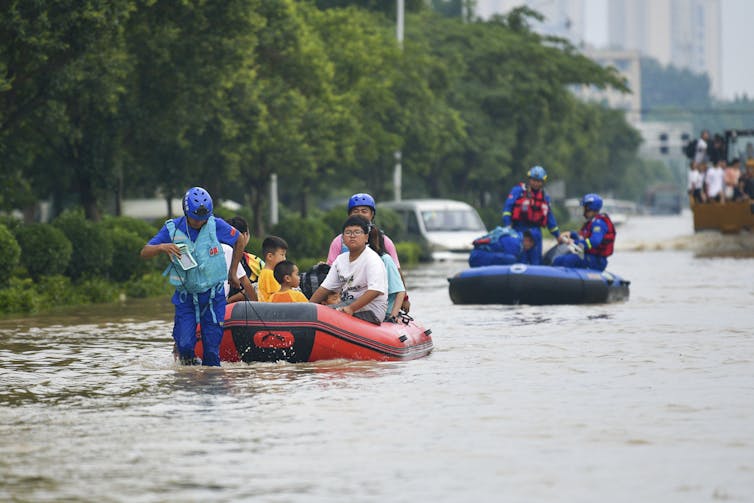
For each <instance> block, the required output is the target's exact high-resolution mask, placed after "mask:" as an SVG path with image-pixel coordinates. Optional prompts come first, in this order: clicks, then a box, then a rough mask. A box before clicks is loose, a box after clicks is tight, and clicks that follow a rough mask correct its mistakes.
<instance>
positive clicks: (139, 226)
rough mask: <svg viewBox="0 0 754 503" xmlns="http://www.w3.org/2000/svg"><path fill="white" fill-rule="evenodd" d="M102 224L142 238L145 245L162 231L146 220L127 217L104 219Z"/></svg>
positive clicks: (108, 217)
mask: <svg viewBox="0 0 754 503" xmlns="http://www.w3.org/2000/svg"><path fill="white" fill-rule="evenodd" d="M102 223H103V224H104V225H105V227H107V228H109V229H123V230H125V231H129V232H132V233H133V234H136V235H137V236H138V237H139V238H141V239H142V240H143V241H144V243H146V242H147V241H149V240H150V239H151V238H152V236H154V235H155V234H157V231H159V230H160V229H159V227H157V226H155V225H154V224H151V223H149V222H145V221H144V220H141V219H139V218H133V217H126V216H120V217H114V216H107V217H105V218H104V219H102Z"/></svg>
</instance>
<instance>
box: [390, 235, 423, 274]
mask: <svg viewBox="0 0 754 503" xmlns="http://www.w3.org/2000/svg"><path fill="white" fill-rule="evenodd" d="M395 251H397V252H398V259H399V260H400V261H401V268H402V269H405V268H407V267H409V266H411V265H414V264H416V263H418V262H419V261H420V260H421V257H422V253H423V252H422V246H421V245H420V244H419V243H414V242H411V241H405V242H402V243H396V244H395Z"/></svg>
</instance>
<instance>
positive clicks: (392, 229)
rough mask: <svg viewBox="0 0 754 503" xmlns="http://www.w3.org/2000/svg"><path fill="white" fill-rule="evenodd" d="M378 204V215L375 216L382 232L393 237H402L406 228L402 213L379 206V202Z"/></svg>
mask: <svg viewBox="0 0 754 503" xmlns="http://www.w3.org/2000/svg"><path fill="white" fill-rule="evenodd" d="M377 206H378V210H377V215H376V216H375V218H374V221H375V223H376V224H377V226H378V227H379V228H380V229H381V230H382V232H384V233H385V234H387V235H388V236H390V238H391V239H393V240H395V239H402V236H403V235H404V234H405V232H406V229H405V228H404V224H403V219H402V218H401V217H400V215H398V213H396V212H395V211H393V210H389V209H387V208H379V204H378V205H377Z"/></svg>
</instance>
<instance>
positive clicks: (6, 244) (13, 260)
mask: <svg viewBox="0 0 754 503" xmlns="http://www.w3.org/2000/svg"><path fill="white" fill-rule="evenodd" d="M0 250H2V251H3V258H2V260H0V287H3V286H6V285H7V284H8V282H9V280H10V278H11V274H12V273H13V270H14V269H15V268H16V266H17V265H18V264H19V258H20V256H21V247H20V246H18V243H17V242H16V238H15V237H13V234H11V232H10V231H9V230H8V228H7V227H6V226H4V225H2V224H0Z"/></svg>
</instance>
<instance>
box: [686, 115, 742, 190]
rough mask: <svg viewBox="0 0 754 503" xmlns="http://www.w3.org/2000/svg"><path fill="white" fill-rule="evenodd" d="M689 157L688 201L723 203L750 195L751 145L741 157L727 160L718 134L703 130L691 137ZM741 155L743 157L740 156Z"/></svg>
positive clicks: (722, 140)
mask: <svg viewBox="0 0 754 503" xmlns="http://www.w3.org/2000/svg"><path fill="white" fill-rule="evenodd" d="M686 154H687V156H688V157H689V177H688V194H689V197H690V198H691V201H692V204H702V203H713V202H714V203H725V202H727V201H742V200H747V199H753V198H754V144H753V143H751V142H750V143H748V144H747V145H746V150H745V151H744V152H743V156H740V155H739V156H737V157H734V158H732V159H730V163H728V158H729V156H728V152H727V146H726V144H725V140H724V139H723V137H722V135H720V134H715V135H714V136H712V137H711V136H710V133H709V131H707V130H704V131H702V132H701V134H700V135H699V138H697V139H696V140H692V142H691V143H690V144H689V149H688V151H687V152H686ZM742 157H745V158H744V159H742Z"/></svg>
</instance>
